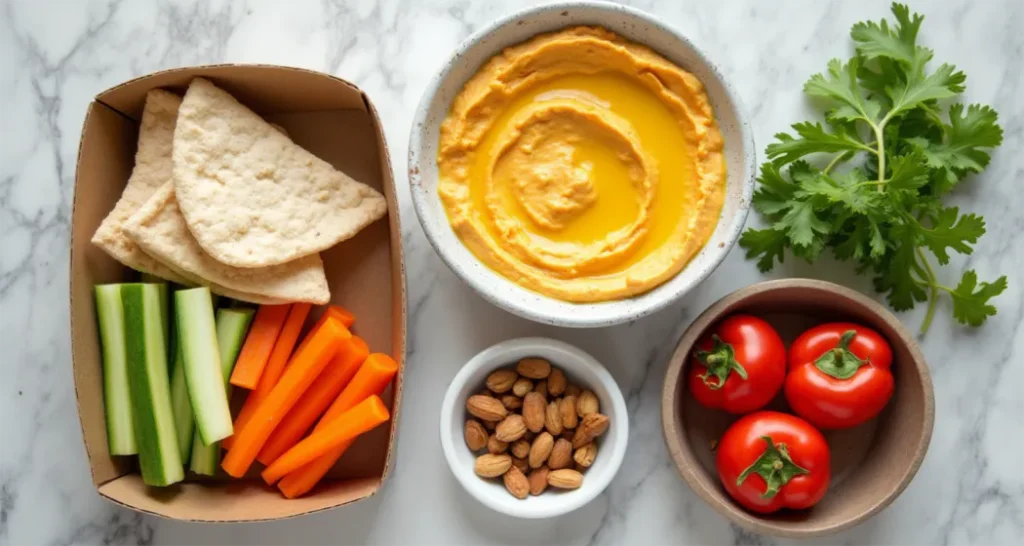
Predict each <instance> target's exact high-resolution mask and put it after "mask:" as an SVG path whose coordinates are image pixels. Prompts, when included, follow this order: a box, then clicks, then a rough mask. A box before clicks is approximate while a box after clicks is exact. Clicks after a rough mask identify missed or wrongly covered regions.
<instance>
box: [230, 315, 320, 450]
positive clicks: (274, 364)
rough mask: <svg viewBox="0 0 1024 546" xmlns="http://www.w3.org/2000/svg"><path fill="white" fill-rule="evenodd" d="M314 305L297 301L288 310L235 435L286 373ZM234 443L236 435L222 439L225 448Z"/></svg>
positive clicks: (236, 424)
mask: <svg viewBox="0 0 1024 546" xmlns="http://www.w3.org/2000/svg"><path fill="white" fill-rule="evenodd" d="M312 307H313V306H312V305H311V304H309V303H296V304H294V305H292V309H291V311H289V312H288V318H287V320H285V322H284V327H282V328H281V335H280V336H278V338H277V342H276V343H274V350H273V351H272V352H271V353H270V359H269V360H267V365H266V367H265V368H264V369H263V374H262V375H260V381H259V383H258V384H257V385H256V388H255V389H254V390H253V391H252V392H250V393H249V397H248V398H246V399H245V404H243V405H242V410H241V411H239V412H238V417H235V435H237V434H238V431H239V430H242V428H243V427H245V424H246V423H248V422H249V419H252V414H253V412H255V411H256V408H258V407H259V405H260V402H262V401H263V400H264V399H265V398H266V397H267V395H268V394H270V390H271V389H273V388H274V385H277V382H278V380H280V379H281V374H283V373H284V368H285V366H286V365H287V364H288V359H289V358H290V357H291V356H292V349H294V348H295V342H296V341H297V340H298V339H299V332H301V331H302V325H303V324H305V323H306V316H307V315H309V310H310V308H312ZM314 331H315V330H314ZM308 337H309V336H307V338H308ZM234 443H235V440H234V436H229V437H228V438H225V439H224V440H223V441H221V445H222V446H223V447H224V449H231V446H232V445H233V444H234Z"/></svg>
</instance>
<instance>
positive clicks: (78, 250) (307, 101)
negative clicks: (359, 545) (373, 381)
mask: <svg viewBox="0 0 1024 546" xmlns="http://www.w3.org/2000/svg"><path fill="white" fill-rule="evenodd" d="M197 76H202V77H205V78H209V79H210V80H212V81H213V82H214V83H216V84H217V85H218V86H220V87H222V88H223V89H225V90H227V91H228V92H229V93H231V94H232V95H234V96H235V97H236V98H237V99H238V100H239V101H241V102H242V103H243V104H245V105H247V106H249V107H250V108H252V109H253V110H255V111H256V112H257V113H259V114H260V115H262V116H263V117H264V118H266V119H267V120H268V121H271V122H273V123H277V124H279V125H281V126H282V127H284V128H285V130H286V131H287V132H288V135H289V136H290V137H291V138H292V140H294V141H295V142H296V143H298V144H299V145H301V146H303V147H304V148H306V149H307V150H309V151H311V152H313V153H314V154H316V155H317V156H319V157H321V158H322V159H324V160H326V161H328V162H330V163H331V164H332V165H334V166H335V167H336V168H338V169H340V170H342V171H344V172H346V173H347V174H348V175H350V176H351V177H353V178H355V179H356V180H359V181H361V182H364V183H366V184H369V185H370V186H373V187H374V188H377V189H378V190H380V191H382V192H383V193H384V195H385V196H386V198H387V202H388V216H387V218H386V220H382V221H379V222H376V223H374V224H372V225H370V226H369V227H367V228H366V229H364V230H363V231H362V232H360V233H359V234H358V235H357V236H356V237H354V238H353V239H350V240H348V241H345V242H343V243H341V244H338V245H335V246H334V247H333V248H331V249H329V250H327V251H325V252H324V253H323V260H324V265H325V268H326V272H327V280H328V283H329V284H330V289H331V297H332V301H333V302H335V303H340V304H343V305H345V307H347V308H349V309H351V310H352V311H353V312H355V314H356V316H357V317H358V321H357V322H356V325H355V328H354V331H355V333H357V334H359V335H360V336H362V337H363V338H364V339H365V340H366V342H367V343H368V344H369V346H370V348H371V350H373V351H375V352H384V353H388V354H390V355H392V356H393V357H394V358H395V360H396V361H397V362H398V363H399V365H400V367H399V372H398V375H397V377H396V378H395V381H394V383H393V385H392V387H391V388H389V389H388V392H385V393H384V394H385V396H384V398H385V402H386V403H388V404H389V405H390V408H391V415H392V419H391V422H390V426H388V427H381V428H378V429H377V430H375V431H374V432H373V433H370V434H368V435H366V436H365V437H363V438H360V439H359V440H358V441H357V442H356V443H355V444H354V445H353V446H352V448H351V449H349V450H348V452H347V453H346V454H345V456H344V457H343V458H342V459H341V460H340V461H339V462H338V464H337V465H336V466H335V468H334V469H332V471H331V472H330V473H329V474H328V477H327V478H325V479H324V481H323V482H322V483H321V484H320V485H318V486H317V488H316V489H315V490H314V491H312V492H311V493H310V494H308V495H306V496H305V497H302V498H299V499H294V500H288V499H285V498H284V497H282V496H281V495H280V494H279V493H278V492H277V490H276V489H272V488H269V487H266V486H265V485H264V484H263V482H262V480H260V479H259V477H258V474H257V472H258V470H259V469H260V468H261V465H259V463H256V464H254V465H253V470H251V471H250V475H249V478H250V479H248V480H244V481H243V480H231V481H229V480H228V479H227V477H226V475H224V476H215V477H212V478H203V477H199V476H195V475H189V476H187V477H186V482H185V483H182V484H179V485H176V486H173V487H168V488H162V489H158V488H150V487H147V486H145V485H144V484H143V483H142V480H141V478H140V477H139V475H138V472H137V467H136V462H135V459H136V458H135V457H115V456H111V455H110V453H109V452H108V449H107V433H106V421H105V419H104V410H103V377H102V375H103V374H102V361H101V358H100V346H99V337H98V332H97V327H96V311H95V307H94V300H93V295H92V287H93V285H94V284H97V283H109V282H123V281H128V280H132V278H133V275H134V274H133V272H132V271H131V270H130V269H128V268H126V267H124V266H122V265H121V264H120V263H118V262H116V261H115V260H113V259H112V258H110V257H109V256H108V255H107V254H106V253H104V252H103V251H102V250H100V249H99V248H97V247H95V246H93V245H92V244H91V243H90V239H91V238H92V235H93V233H94V232H95V231H96V228H97V227H98V226H99V224H100V222H101V221H102V219H103V218H104V217H105V216H106V215H107V213H108V212H110V210H111V209H112V208H113V206H114V203H116V202H117V199H118V198H119V197H120V195H121V191H122V190H123V188H124V186H125V184H126V183H127V181H128V176H129V174H131V170H132V166H133V163H134V157H135V149H136V141H137V137H138V124H139V119H140V117H141V115H142V108H143V104H144V102H145V97H146V93H147V92H148V91H149V90H151V89H154V88H158V87H159V88H164V89H168V90H171V91H174V92H177V93H179V94H184V91H185V89H186V88H187V86H188V83H189V82H190V81H191V80H192V78H195V77H197ZM398 210H399V209H398V202H397V200H396V197H395V188H394V180H393V178H392V172H391V164H390V158H389V157H388V150H387V146H386V144H385V141H384V132H383V129H382V128H381V125H380V119H379V118H378V116H377V113H376V111H375V110H374V108H373V105H372V104H371V103H370V100H369V98H368V97H367V96H366V95H365V94H364V93H363V92H362V91H360V90H359V88H357V87H356V86H354V85H352V84H350V83H348V82H346V81H344V80H341V79H339V78H335V77H333V76H329V75H327V74H321V73H317V72H311V71H308V70H301V69H295V68H285V67H278V66H266V65H216V66H201V67H194V68H183V69H176V70H168V71H165V72H158V73H155V74H151V75H149V76H144V77H141V78H137V79H134V80H131V81H129V82H126V83H123V84H121V85H118V86H116V87H114V88H111V89H109V90H107V91H104V92H103V93H100V94H99V95H98V96H97V97H96V99H95V100H94V101H93V103H92V104H91V105H90V106H89V109H88V111H87V113H86V118H85V124H84V127H83V129H82V139H81V143H80V146H79V152H78V169H77V173H76V176H75V198H74V206H73V212H72V220H71V271H70V273H71V275H70V277H71V294H70V296H71V354H72V361H73V367H74V374H75V394H76V396H77V399H78V414H79V418H80V420H81V425H82V435H83V437H84V440H85V448H86V452H87V454H88V458H89V469H90V471H91V473H92V480H93V483H95V484H96V487H97V490H98V491H99V493H100V495H102V496H104V497H106V498H108V499H110V500H112V501H114V502H115V503H118V504H120V505H123V506H126V507H128V508H132V509H134V510H138V511H141V512H146V513H151V514H156V515H159V516H164V517H167V518H172V519H181V520H190V521H211V522H238V521H257V520H271V519H277V518H283V517H289V516H295V515H300V514H306V513H310V512H315V511H318V510H324V509H328V508H334V507H337V506H341V505H344V504H348V503H350V502H355V501H358V500H361V499H365V498H367V497H369V496H371V495H373V494H374V493H375V492H376V491H377V490H378V489H379V488H380V487H381V484H382V483H383V481H384V479H385V478H386V477H387V475H388V471H389V468H390V466H391V461H392V459H393V458H394V449H395V434H396V423H397V420H398V414H399V407H400V400H401V393H402V380H403V376H404V357H405V341H406V331H405V322H406V295H405V268H404V265H403V262H402V236H401V229H400V224H399V217H398ZM319 312H320V311H319V310H318V309H315V310H314V312H313V313H311V316H310V318H309V320H308V321H307V328H308V327H309V325H310V324H312V323H313V321H315V320H316V318H317V316H318V315H319ZM236 390H240V389H236ZM244 394H245V393H244V392H239V393H236V395H241V397H239V396H236V397H235V400H233V403H235V404H237V403H238V402H240V400H239V398H244Z"/></svg>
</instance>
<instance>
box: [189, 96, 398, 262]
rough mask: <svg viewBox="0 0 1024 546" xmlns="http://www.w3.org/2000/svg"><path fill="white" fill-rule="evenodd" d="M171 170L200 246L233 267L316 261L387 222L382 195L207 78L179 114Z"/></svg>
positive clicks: (190, 225) (385, 205)
mask: <svg viewBox="0 0 1024 546" xmlns="http://www.w3.org/2000/svg"><path fill="white" fill-rule="evenodd" d="M172 163H173V180H174V191H175V194H176V196H177V201H178V206H179V207H180V210H181V213H182V215H183V216H184V217H185V220H186V222H187V224H188V228H189V230H190V231H191V232H192V234H193V235H194V236H195V239H196V242H198V244H199V245H200V246H201V247H202V248H203V250H204V251H206V252H207V253H208V254H209V255H210V256H212V257H213V258H214V259H216V260H218V261H220V262H222V263H224V264H227V265H231V266H234V267H240V268H249V267H265V266H268V265H276V264H282V263H285V262H289V261H291V260H295V259H298V258H301V257H303V256H308V255H310V254H314V253H316V252H319V251H321V250H325V249H327V248H329V247H331V246H333V245H335V244H336V243H339V242H341V241H344V240H346V239H349V238H351V237H352V236H354V235H355V234H356V233H358V232H359V231H360V230H361V229H363V228H364V227H366V226H367V225H368V224H370V223H372V222H374V221H376V220H378V219H380V218H381V217H383V216H384V215H385V214H386V212H387V204H386V201H385V199H384V196H383V195H381V194H380V193H379V192H377V191H376V190H374V189H373V188H371V187H369V186H367V185H366V184H363V183H360V182H357V181H355V180H353V179H352V178H350V177H349V176H348V175H346V174H345V173H342V172H341V171H338V170H337V169H335V168H334V167H333V166H332V165H330V164H329V163H327V162H326V161H324V160H322V159H320V158H319V157H317V156H315V155H313V154H312V153H310V152H308V151H306V150H304V149H303V148H302V147H300V146H299V145H297V144H295V143H294V142H292V141H291V139H290V138H289V137H287V136H286V135H283V134H281V133H280V132H278V131H276V130H274V128H273V127H271V126H270V124H269V123H267V122H266V121H264V120H263V118H261V117H260V116H259V115H257V114H256V113H255V112H253V111H252V110H249V109H248V108H246V107H245V106H243V105H242V104H241V103H239V102H238V101H237V100H235V99H234V97H232V96H231V95H229V94H228V93H227V92H225V91H223V90H221V89H219V88H217V87H216V86H215V85H213V84H212V83H211V82H209V81H208V80H205V79H202V78H197V79H195V80H193V81H192V83H191V84H190V85H189V88H188V92H187V93H186V94H185V99H184V100H183V101H182V105H181V108H180V109H179V111H178V122H177V125H176V127H175V131H174V146H173V162H172Z"/></svg>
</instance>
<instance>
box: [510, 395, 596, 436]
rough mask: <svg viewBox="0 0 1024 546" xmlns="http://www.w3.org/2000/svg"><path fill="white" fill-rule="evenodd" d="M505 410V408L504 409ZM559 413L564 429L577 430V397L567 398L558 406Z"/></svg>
mask: <svg viewBox="0 0 1024 546" xmlns="http://www.w3.org/2000/svg"><path fill="white" fill-rule="evenodd" d="M502 409H504V406H503V407H502ZM558 411H559V413H561V414H562V427H564V428H576V424H577V423H578V422H579V419H578V418H577V417H576V397H575V396H566V397H565V398H563V399H562V401H561V402H559V404H558Z"/></svg>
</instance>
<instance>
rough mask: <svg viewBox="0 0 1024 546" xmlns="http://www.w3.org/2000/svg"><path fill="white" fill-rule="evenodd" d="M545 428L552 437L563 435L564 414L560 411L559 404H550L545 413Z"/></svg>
mask: <svg viewBox="0 0 1024 546" xmlns="http://www.w3.org/2000/svg"><path fill="white" fill-rule="evenodd" d="M544 428H546V429H548V432H550V433H551V435H552V436H558V435H559V434H561V433H562V428H563V427H562V413H561V412H560V411H558V402H555V401H554V400H552V401H551V402H548V407H547V410H546V411H545V412H544Z"/></svg>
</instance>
